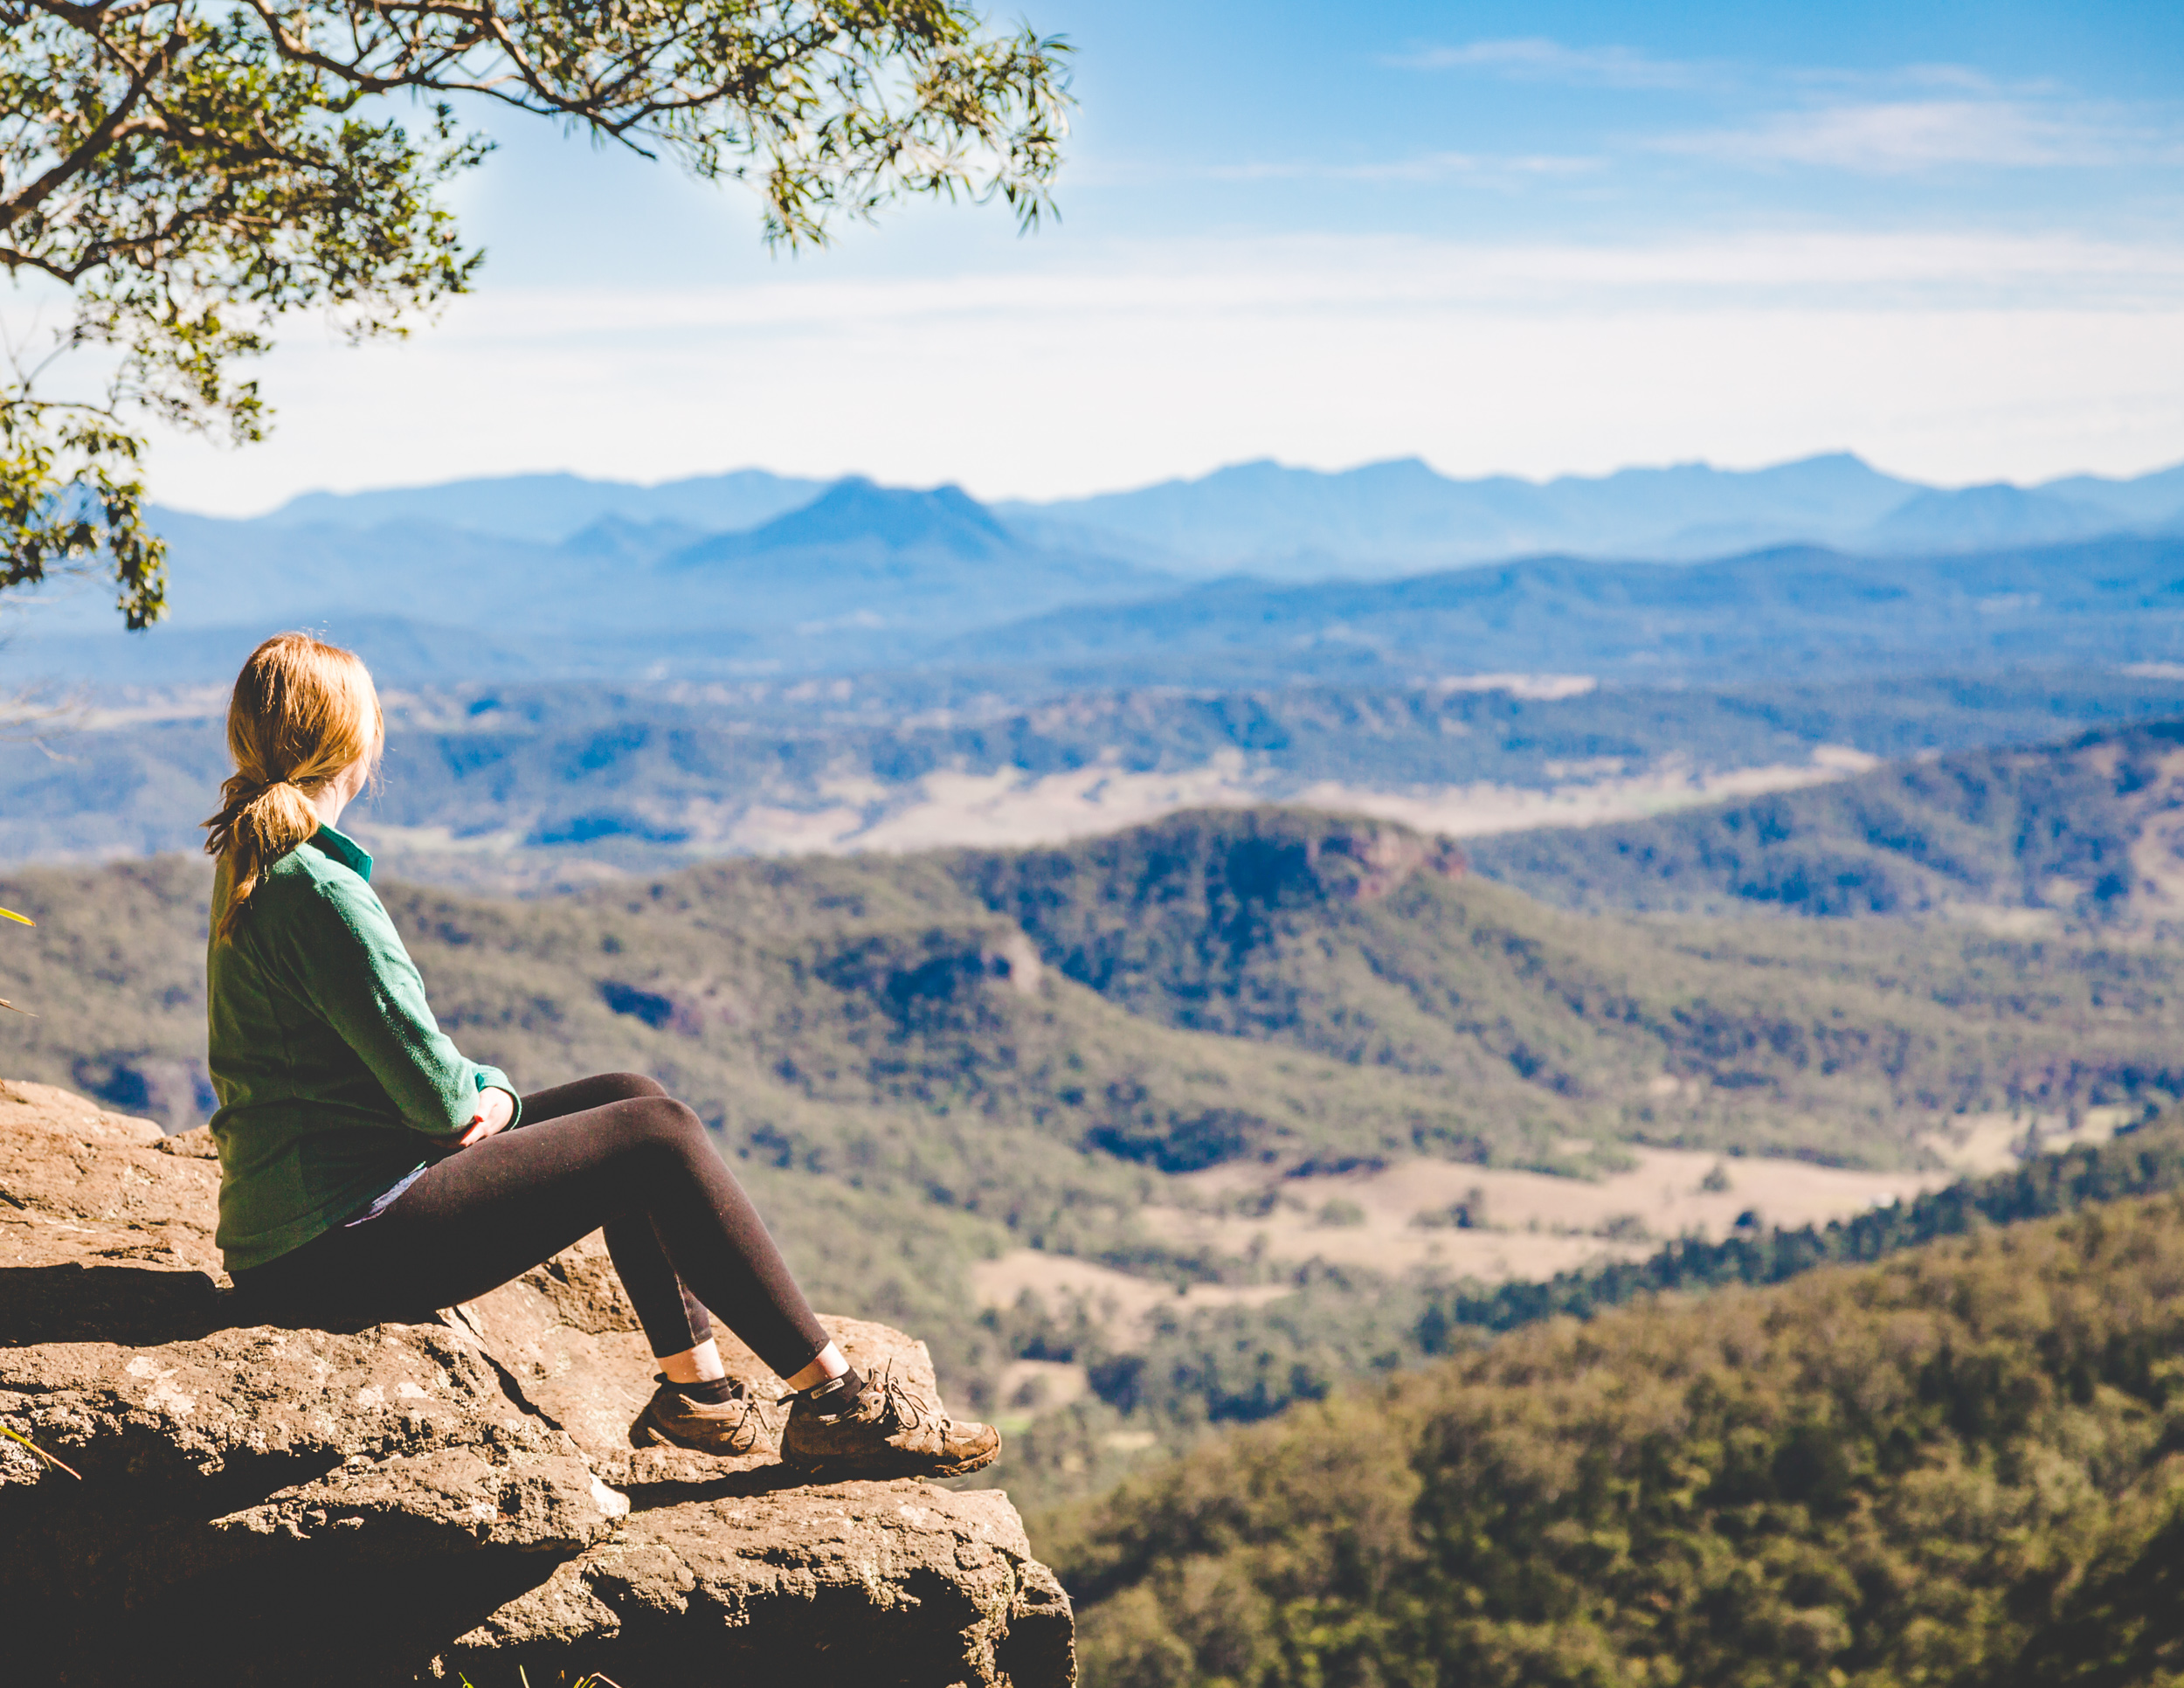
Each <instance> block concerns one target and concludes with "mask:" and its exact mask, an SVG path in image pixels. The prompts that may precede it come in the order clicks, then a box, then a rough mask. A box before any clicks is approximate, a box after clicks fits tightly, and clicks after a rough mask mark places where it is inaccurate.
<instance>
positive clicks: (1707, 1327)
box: [1041, 1195, 2184, 1688]
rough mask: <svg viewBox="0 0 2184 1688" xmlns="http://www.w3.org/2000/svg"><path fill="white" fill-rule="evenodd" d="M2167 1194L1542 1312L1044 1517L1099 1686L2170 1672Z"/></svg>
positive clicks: (2180, 1648) (2183, 1661)
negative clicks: (1462, 1350) (1790, 1276)
mask: <svg viewBox="0 0 2184 1688" xmlns="http://www.w3.org/2000/svg"><path fill="white" fill-rule="evenodd" d="M2180 1352H2184V1198H2181V1197H2178V1196H2174V1195H2170V1196H2163V1197H2157V1198H2153V1199H2148V1200H2130V1201H2125V1202H2121V1203H2118V1204H2116V1205H2112V1206H2106V1207H2097V1208H2092V1209H2089V1210H2087V1211H2085V1212H2083V1213H2081V1214H2077V1215H2076V1216H2074V1217H2070V1218H2066V1219H2062V1220H2050V1221H2035V1222H2033V1223H2030V1224H2027V1225H2022V1226H2017V1227H2013V1228H2008V1229H2001V1230H1993V1231H1983V1232H1980V1233H1978V1234H1975V1235H1972V1236H1970V1237H1967V1238H1965V1239H1961V1240H1958V1241H1952V1242H1940V1243H1936V1244H1932V1245H1929V1246H1928V1247H1926V1248H1925V1249H1918V1250H1916V1251H1914V1252H1912V1253H1911V1254H1908V1255H1905V1256H1900V1257H1898V1258H1897V1259H1895V1260H1892V1261H1890V1262H1889V1263H1884V1264H1883V1265H1879V1266H1873V1267H1836V1268H1830V1269H1824V1270H1821V1271H1818V1272H1814V1273H1812V1274H1809V1275H1807V1276H1802V1277H1800V1278H1799V1279H1797V1280H1796V1281H1794V1282H1793V1283H1787V1284H1784V1285H1781V1286H1779V1287H1774V1288H1770V1289H1764V1290H1747V1289H1732V1290H1720V1291H1717V1292H1716V1293H1714V1294H1712V1295H1710V1296H1707V1297H1704V1298H1701V1299H1698V1300H1696V1301H1686V1300H1683V1299H1682V1298H1680V1297H1670V1298H1668V1299H1664V1300H1659V1301H1655V1302H1650V1303H1648V1304H1642V1305H1639V1306H1634V1307H1629V1308H1625V1309H1622V1310H1620V1311H1614V1312H1611V1313H1607V1314H1605V1315H1603V1316H1601V1317H1600V1318H1594V1319H1593V1320H1591V1321H1589V1322H1578V1321H1573V1320H1570V1319H1566V1318H1565V1319H1557V1320H1554V1321H1552V1322H1550V1323H1548V1324H1545V1325H1538V1326H1535V1327H1532V1328H1531V1329H1527V1330H1524V1331H1521V1332H1517V1333H1515V1334H1513V1335H1510V1336H1507V1337H1504V1338H1503V1339H1499V1340H1497V1341H1496V1342H1495V1343H1493V1344H1492V1345H1491V1346H1488V1347H1486V1348H1485V1349H1483V1350H1482V1351H1481V1352H1477V1353H1476V1354H1471V1355H1467V1356H1465V1357H1463V1358H1461V1359H1454V1360H1451V1361H1448V1362H1444V1363H1443V1364H1441V1365H1439V1366H1434V1367H1433V1368H1431V1369H1429V1370H1427V1371H1425V1372H1423V1373H1412V1374H1408V1375H1406V1376H1403V1377H1401V1378H1400V1379H1399V1380H1395V1381H1393V1382H1392V1383H1390V1384H1388V1385H1386V1386H1385V1387H1381V1388H1379V1389H1378V1390H1374V1391H1369V1392H1363V1393H1354V1394H1342V1395H1339V1396H1337V1397H1335V1398H1333V1399H1331V1400H1330V1401H1326V1402H1324V1403H1320V1404H1314V1405H1303V1406H1299V1407H1296V1408H1292V1409H1291V1410H1290V1411H1289V1413H1288V1414H1287V1415H1284V1416H1283V1417H1282V1418H1281V1419H1280V1420H1278V1421H1276V1422H1274V1423H1272V1424H1269V1425H1266V1426H1263V1427H1259V1428H1257V1429H1252V1430H1248V1431H1244V1432H1240V1433H1236V1434H1234V1435H1230V1436H1228V1437H1227V1438H1225V1439H1223V1440H1221V1441H1220V1442H1216V1443H1213V1444H1209V1445H1207V1446H1206V1447H1204V1448H1202V1449H1199V1451H1197V1452H1196V1453H1194V1454H1192V1456H1189V1457H1187V1458H1185V1459H1184V1460H1182V1461H1180V1462H1178V1463H1174V1464H1172V1465H1170V1466H1166V1467H1163V1468H1161V1469H1160V1470H1157V1471H1153V1472H1151V1473H1147V1474H1144V1475H1142V1476H1140V1477H1135V1478H1132V1479H1130V1480H1128V1481H1126V1482H1125V1483H1124V1484H1123V1486H1122V1487H1121V1489H1120V1490H1119V1491H1116V1493H1114V1494H1112V1495H1111V1496H1109V1497H1108V1498H1103V1499H1102V1500H1100V1501H1097V1502H1095V1503H1091V1504H1089V1505H1085V1506H1083V1507H1082V1509H1080V1510H1078V1511H1076V1512H1073V1513H1068V1514H1065V1515H1063V1516H1061V1517H1060V1518H1057V1519H1053V1520H1051V1521H1049V1522H1048V1523H1047V1525H1046V1526H1045V1528H1044V1529H1042V1531H1041V1541H1042V1546H1044V1548H1045V1549H1046V1551H1047V1552H1048V1553H1050V1554H1051V1555H1052V1556H1053V1557H1054V1560H1055V1562H1056V1564H1057V1566H1058V1567H1059V1568H1060V1569H1061V1574H1062V1575H1063V1577H1064V1579H1065V1581H1067V1583H1068V1587H1069V1588H1071V1590H1072V1591H1073V1593H1074V1594H1075V1597H1076V1599H1077V1602H1078V1604H1079V1610H1080V1614H1081V1636H1082V1643H1081V1645H1082V1657H1083V1662H1084V1667H1085V1680H1086V1682H1087V1684H1088V1685H1089V1688H1167V1685H1176V1688H1181V1685H1185V1684H1200V1685H1206V1684H1215V1683H1220V1684H1234V1685H1238V1688H1243V1685H1251V1688H1273V1685H1286V1684H1312V1685H1330V1688H1332V1685H1365V1684H1384V1683H1406V1684H1419V1685H1426V1684H1434V1683H1440V1684H1456V1683H1462V1684H1467V1685H1508V1688H1520V1685H1521V1688H1560V1685H1569V1688H1578V1685H1585V1688H1603V1685H1625V1684H1628V1685H1634V1688H1635V1685H1641V1684H1644V1685H1653V1684H1661V1683H1675V1682H1707V1683H1731V1684H1737V1685H1745V1688H1762V1685H1765V1688H1773V1685H1777V1684H1780V1685H1785V1688H1787V1685H1807V1684H1810V1685H1815V1688H1817V1685H1823V1684H1829V1685H1833V1684H1844V1683H1855V1684H1860V1685H1871V1688H1880V1685H1897V1684H1903V1685H1910V1684H1913V1683H1919V1684H1930V1685H1964V1688H1972V1685H1975V1684H1976V1685H1982V1688H1985V1685H2017V1684H2024V1685H2032V1684H2035V1683H2037V1684H2084V1685H2089V1688H2090V1685H2092V1684H2097V1683H2098V1684H2104V1685H2107V1684H2113V1685H2124V1684H2140V1683H2148V1684H2151V1683H2159V1682H2167V1681H2170V1680H2172V1679H2174V1677H2175V1676H2176V1674H2177V1673H2178V1672H2179V1671H2184V1624H2181V1623H2180V1622H2178V1618H2177V1613H2178V1609H2179V1606H2178V1602H2179V1596H2180V1589H2179V1587H2178V1583H2177V1578H2178V1575H2179V1567H2180V1566H2184V1457H2181V1456H2180V1452H2179V1448H2180V1442H2179V1420H2178V1413H2179V1408H2180V1405H2181V1404H2184V1373H2181V1372H2180V1369H2179V1364H2178V1359H2177V1356H2178V1354H2179V1353H2180Z"/></svg>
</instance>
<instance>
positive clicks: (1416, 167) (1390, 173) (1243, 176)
mask: <svg viewBox="0 0 2184 1688" xmlns="http://www.w3.org/2000/svg"><path fill="white" fill-rule="evenodd" d="M1600 163H1601V161H1600V159H1597V158H1578V157H1565V156H1559V155H1555V154H1549V153H1527V154H1515V155H1510V154H1500V153H1470V152H1429V153H1419V154H1416V155H1414V156H1411V157H1408V158H1386V159H1372V160H1366V161H1365V162H1363V163H1348V164H1332V163H1316V162H1302V163H1287V162H1276V161H1260V162H1255V163H1248V164H1215V165H1211V166H1209V167H1207V168H1206V169H1205V170H1204V172H1203V174H1204V175H1206V176H1209V177H1211V178H1213V180H1215V181H1222V182H1274V181H1312V182H1413V183H1427V182H1452V181H1465V182H1475V183H1495V182H1531V181H1538V180H1539V179H1541V178H1542V177H1547V176H1582V175H1584V174H1585V173H1586V172H1587V171H1590V170H1595V169H1599V168H1600Z"/></svg>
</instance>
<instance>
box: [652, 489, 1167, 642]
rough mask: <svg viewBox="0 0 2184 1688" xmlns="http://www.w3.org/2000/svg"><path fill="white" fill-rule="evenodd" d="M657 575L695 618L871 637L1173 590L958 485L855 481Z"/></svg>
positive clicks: (702, 546)
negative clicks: (1011, 524) (904, 486)
mask: <svg viewBox="0 0 2184 1688" xmlns="http://www.w3.org/2000/svg"><path fill="white" fill-rule="evenodd" d="M661 571H662V574H663V577H664V578H667V579H670V580H672V581H674V583H676V585H677V586H678V587H679V588H680V589H681V598H682V601H683V602H684V603H686V604H688V605H691V606H693V612H695V613H697V614H700V615H701V616H704V615H707V614H708V613H710V614H712V615H714V616H717V617H718V618H720V619H724V620H736V621H741V622H743V623H745V624H747V625H748V624H754V623H761V622H763V623H768V624H776V625H778V624H780V623H784V622H791V623H796V622H805V621H809V620H812V619H832V620H834V621H837V622H839V623H840V624H841V625H844V626H861V627H866V628H871V629H878V628H881V627H897V628H918V629H926V630H933V629H943V628H944V629H950V630H956V629H964V628H969V627H973V626H979V625H982V624H990V623H991V622H992V621H994V620H996V619H1001V617H1003V616H1006V614H1008V613H1009V611H1008V610H1007V609H1005V608H1004V606H1005V605H1006V606H1015V605H1021V606H1023V608H1024V610H1026V611H1028V610H1031V609H1033V607H1034V606H1035V607H1037V608H1042V609H1043V608H1047V607H1051V606H1054V605H1061V604H1071V603H1094V602H1102V603H1111V602H1113V601H1115V600H1116V599H1117V598H1144V597H1150V596H1152V595H1155V594H1157V593H1158V592H1160V591H1164V590H1165V589H1169V588H1171V587H1172V586H1173V585H1174V584H1175V577H1174V576H1172V575H1169V574H1165V573H1162V572H1160V571H1154V570H1149V569H1146V568H1144V567H1142V566H1141V565H1138V564H1130V563H1122V562H1117V561H1116V560H1115V559H1114V558H1112V557H1100V556H1096V555H1093V556H1088V555H1085V554H1084V553H1082V551H1074V552H1073V551H1069V550H1051V549H1048V548H1046V547H1043V546H1039V545H1035V544H1033V543H1027V542H1026V540H1024V539H1023V538H1021V537H1019V536H1017V535H1016V534H1014V533H1012V532H1011V531H1010V530H1009V529H1007V528H1006V527H1005V526H1004V525H1003V524H1002V523H1001V522H999V521H997V520H996V519H995V518H994V516H993V515H992V512H991V511H989V510H987V509H986V508H985V506H984V505H982V504H980V503H978V502H977V501H976V500H975V499H973V498H971V496H970V495H968V494H966V493H964V491H963V489H962V488H958V487H941V488H936V489H934V490H932V491H930V492H910V491H903V490H900V489H896V488H885V487H877V486H874V484H873V483H872V482H871V481H866V480H863V479H861V478H852V479H850V480H847V481H838V482H836V483H835V485H833V487H831V488H828V489H827V490H826V492H825V493H823V494H821V495H819V497H818V498H817V499H815V500H814V501H813V502H812V503H810V504H808V505H806V506H805V507H804V508H801V509H798V510H794V511H791V513H790V514H788V515H784V516H779V517H777V518H776V519H775V520H773V521H771V522H767V523H766V524H765V525H764V526H763V527H759V528H755V529H751V530H750V532H748V533H729V534H720V535H716V536H714V537H713V538H710V539H706V540H702V541H701V542H699V543H697V544H695V545H692V546H690V547H688V548H687V549H686V550H680V551H677V552H676V553H674V555H673V556H671V557H667V559H666V560H665V561H664V562H663V563H662V564H661ZM997 612H998V613H997Z"/></svg>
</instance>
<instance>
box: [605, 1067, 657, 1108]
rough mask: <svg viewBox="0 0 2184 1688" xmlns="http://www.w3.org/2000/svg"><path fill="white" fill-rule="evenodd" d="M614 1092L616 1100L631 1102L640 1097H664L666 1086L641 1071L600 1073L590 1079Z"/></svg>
mask: <svg viewBox="0 0 2184 1688" xmlns="http://www.w3.org/2000/svg"><path fill="white" fill-rule="evenodd" d="M591 1082H592V1083H594V1084H598V1085H600V1086H603V1087H604V1088H605V1089H606V1090H611V1091H612V1092H613V1093H614V1096H615V1098H616V1099H617V1100H618V1101H629V1102H633V1101H636V1100H637V1099H639V1097H664V1096H666V1095H667V1086H666V1085H664V1084H662V1083H660V1081H659V1080H658V1079H656V1078H647V1077H646V1076H645V1075H644V1074H642V1073H601V1074H600V1075H599V1076H598V1077H597V1078H595V1079H593V1080H592V1081H591Z"/></svg>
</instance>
